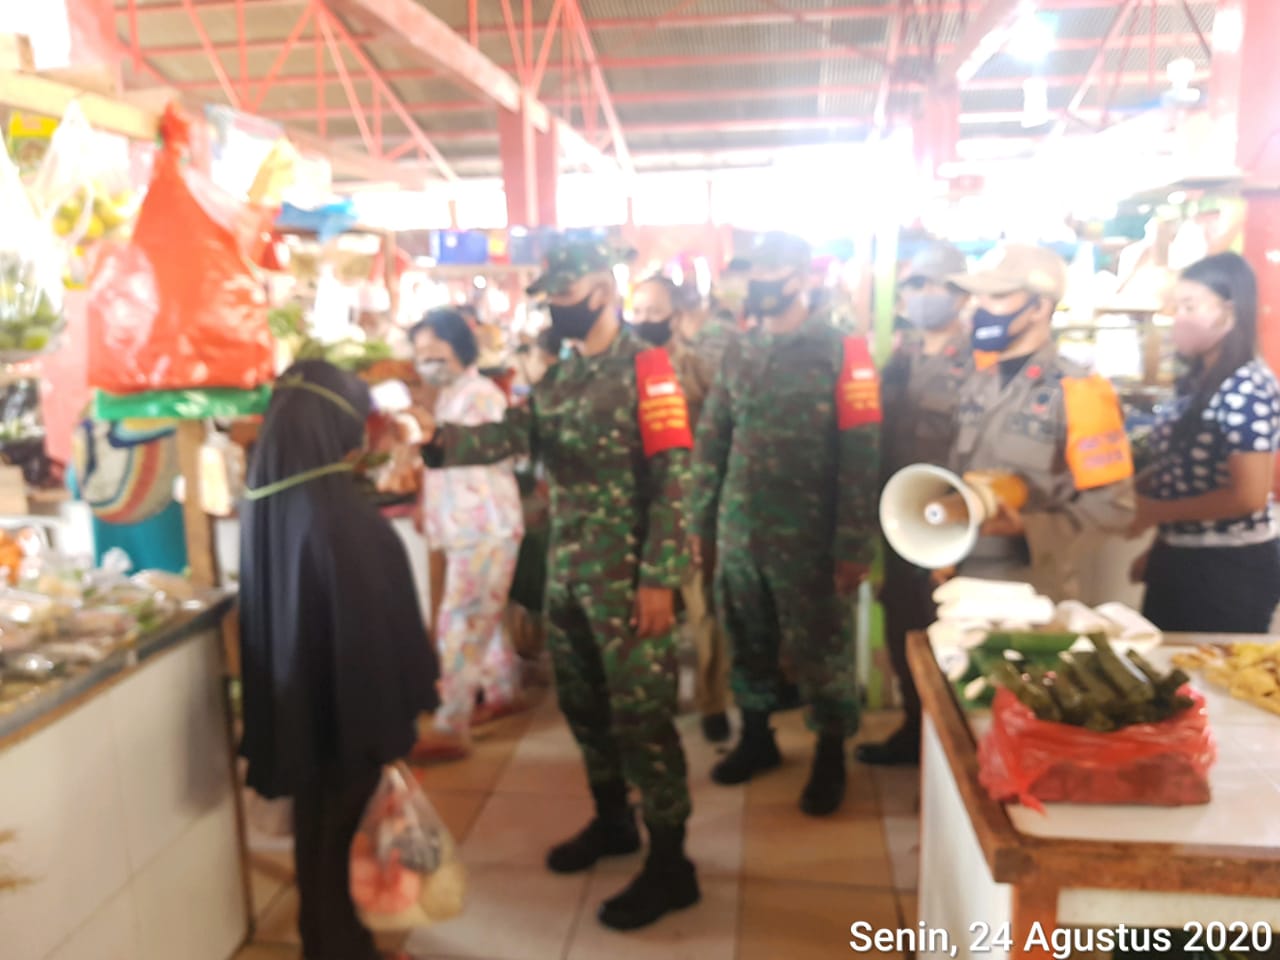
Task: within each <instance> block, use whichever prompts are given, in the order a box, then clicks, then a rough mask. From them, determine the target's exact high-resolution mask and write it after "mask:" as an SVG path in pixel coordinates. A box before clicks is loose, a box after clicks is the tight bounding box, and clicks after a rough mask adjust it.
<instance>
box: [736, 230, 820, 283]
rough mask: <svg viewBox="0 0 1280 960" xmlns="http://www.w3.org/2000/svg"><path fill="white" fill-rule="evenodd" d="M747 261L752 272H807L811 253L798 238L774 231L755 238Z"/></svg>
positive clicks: (811, 258) (811, 256)
mask: <svg viewBox="0 0 1280 960" xmlns="http://www.w3.org/2000/svg"><path fill="white" fill-rule="evenodd" d="M747 260H748V261H749V262H750V264H751V269H752V270H761V271H765V272H769V273H772V272H773V271H775V270H782V269H789V270H803V271H805V272H807V271H808V270H809V265H810V264H811V263H812V261H813V251H812V250H810V249H809V244H807V243H805V242H804V241H803V240H801V239H800V238H799V237H797V236H795V235H793V234H790V233H782V232H781V231H776V230H775V231H771V232H769V233H766V234H762V235H761V236H759V237H757V238H756V242H755V244H754V246H752V248H751V252H750V253H749V254H748V255H747Z"/></svg>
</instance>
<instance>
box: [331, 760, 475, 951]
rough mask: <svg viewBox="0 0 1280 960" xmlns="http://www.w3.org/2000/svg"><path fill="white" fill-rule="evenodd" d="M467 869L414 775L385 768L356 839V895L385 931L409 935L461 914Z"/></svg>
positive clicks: (374, 925)
mask: <svg viewBox="0 0 1280 960" xmlns="http://www.w3.org/2000/svg"><path fill="white" fill-rule="evenodd" d="M465 892H466V871H465V870H464V869H463V867H462V864H461V863H459V862H458V859H457V851H456V848H455V846H454V842H453V837H452V836H450V834H449V830H448V828H447V827H446V826H445V825H444V821H443V820H441V819H440V817H439V815H438V814H437V813H436V811H435V809H434V808H433V807H432V806H431V801H430V800H428V799H427V795H426V794H425V793H423V791H422V788H421V787H420V786H418V782H417V781H416V780H414V778H413V775H412V774H411V773H410V772H409V771H408V769H406V768H405V767H404V766H403V765H399V764H397V765H395V766H388V767H384V768H383V770H382V781H381V782H380V783H379V784H378V789H377V790H376V791H375V792H374V795H373V798H372V799H370V801H369V803H368V805H367V806H366V807H365V812H364V816H363V817H362V818H361V820H360V827H359V829H358V830H357V831H356V835H355V838H354V839H353V840H352V841H351V899H352V901H353V902H354V903H355V905H356V910H357V912H358V913H359V915H360V921H361V922H362V923H363V924H364V925H365V926H366V927H368V928H369V929H370V930H372V931H374V932H378V933H402V932H407V931H409V930H414V929H417V928H419V927H428V926H431V925H433V924H436V923H440V922H441V921H443V920H449V919H452V918H453V917H456V916H457V915H458V914H460V913H461V912H462V901H463V895H464V894H465Z"/></svg>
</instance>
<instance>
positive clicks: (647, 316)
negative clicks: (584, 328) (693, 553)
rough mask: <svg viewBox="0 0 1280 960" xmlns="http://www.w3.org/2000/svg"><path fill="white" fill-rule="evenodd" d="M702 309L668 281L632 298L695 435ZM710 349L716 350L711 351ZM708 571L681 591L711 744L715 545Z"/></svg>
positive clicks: (716, 659) (710, 547) (702, 396)
mask: <svg viewBox="0 0 1280 960" xmlns="http://www.w3.org/2000/svg"><path fill="white" fill-rule="evenodd" d="M700 309H701V303H700V302H699V298H698V294H697V291H696V290H694V291H692V295H690V291H689V290H688V289H687V288H682V287H678V286H676V284H674V283H672V282H671V280H669V279H668V278H667V277H650V278H649V279H647V280H643V281H641V282H640V283H639V284H637V285H636V288H635V290H634V291H633V292H632V295H631V311H632V323H633V324H634V325H635V331H636V333H638V334H639V335H640V337H641V339H643V340H647V341H648V342H649V343H652V344H654V345H655V346H660V347H663V348H665V349H666V351H667V353H668V354H669V355H670V356H671V364H672V366H673V367H674V368H675V371H676V377H677V378H678V379H679V381H680V387H681V389H682V390H683V391H684V397H685V402H686V403H687V404H688V406H689V421H690V422H691V423H692V424H694V427H695V436H696V430H697V424H698V421H699V418H700V417H701V416H702V405H703V403H704V402H705V401H706V398H707V393H708V392H710V390H711V384H712V383H713V382H714V381H715V375H716V370H717V369H718V368H717V366H715V365H714V363H713V361H712V360H711V358H710V357H709V356H708V355H707V344H708V343H709V342H710V338H709V339H708V340H707V341H702V343H699V340H700V338H701V335H702V334H703V333H704V331H705V330H706V324H704V323H702V322H701V321H702V320H703V318H701V317H696V316H693V315H692V314H694V313H695V312H696V311H699V310H700ZM711 349H712V350H714V349H715V348H714V346H712V347H711ZM702 548H703V553H704V554H705V556H704V557H703V560H704V561H705V563H706V566H703V567H702V568H700V569H697V570H691V571H690V572H689V574H688V576H687V577H686V578H685V582H684V585H683V586H682V587H681V596H682V597H683V599H684V613H685V622H686V624H687V625H688V629H689V632H690V633H691V634H692V635H693V646H694V650H695V652H696V653H697V657H698V670H697V683H696V685H695V691H696V693H695V696H696V702H697V707H698V713H700V714H701V715H702V734H703V736H704V737H706V738H707V740H708V741H709V742H711V743H721V742H723V741H725V740H728V739H729V736H730V730H729V715H728V712H727V711H728V707H729V642H728V639H727V638H726V637H725V635H724V631H723V630H722V629H721V628H720V624H719V623H718V622H717V621H716V615H715V611H714V610H713V609H712V604H711V603H709V602H708V601H709V600H710V599H711V597H712V595H713V585H712V582H711V579H712V578H711V576H710V569H711V568H712V566H713V564H714V560H713V559H712V557H713V555H714V551H715V545H714V543H712V542H710V541H708V542H705V543H703V545H702Z"/></svg>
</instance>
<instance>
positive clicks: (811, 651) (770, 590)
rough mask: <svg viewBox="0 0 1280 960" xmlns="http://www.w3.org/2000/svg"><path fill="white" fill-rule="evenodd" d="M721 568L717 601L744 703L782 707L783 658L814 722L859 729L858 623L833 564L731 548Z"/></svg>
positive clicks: (736, 691) (845, 731) (837, 729)
mask: <svg viewBox="0 0 1280 960" xmlns="http://www.w3.org/2000/svg"><path fill="white" fill-rule="evenodd" d="M719 561H720V562H719V566H718V567H717V569H716V605H717V608H718V610H719V612H720V618H721V622H722V623H723V625H724V630H725V633H726V634H728V636H729V643H730V646H731V647H732V653H733V669H732V674H731V685H732V687H733V695H734V699H735V700H736V701H737V704H738V706H739V707H740V708H742V709H743V710H753V711H758V712H761V713H772V712H773V711H775V710H776V709H778V693H779V687H780V685H781V684H782V683H784V682H785V679H786V677H785V675H784V672H783V669H782V663H784V662H785V663H786V664H787V665H788V666H789V667H790V673H791V677H792V679H793V680H794V681H795V682H796V684H797V685H798V686H799V688H800V696H801V699H802V700H803V701H804V702H805V703H806V704H808V716H807V722H808V725H809V728H810V729H812V730H814V731H816V732H818V733H822V734H833V735H838V736H844V737H851V736H853V735H854V734H855V733H857V732H858V719H859V709H858V684H857V669H856V668H857V663H856V657H855V652H854V642H853V632H852V629H850V628H851V622H849V620H848V618H846V616H845V613H846V611H845V610H844V604H843V603H842V602H841V601H839V600H838V599H837V597H836V595H835V584H834V579H835V576H834V572H833V568H832V566H831V565H830V564H825V563H821V562H806V561H805V560H803V559H797V557H796V556H795V555H794V554H793V553H792V554H788V553H786V552H780V554H779V556H778V558H776V559H769V560H764V559H762V558H758V557H754V556H752V555H751V554H750V553H749V552H748V551H746V550H725V551H722V552H721V554H720V557H719Z"/></svg>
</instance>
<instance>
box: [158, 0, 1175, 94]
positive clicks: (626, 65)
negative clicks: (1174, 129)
mask: <svg viewBox="0 0 1280 960" xmlns="http://www.w3.org/2000/svg"><path fill="white" fill-rule="evenodd" d="M197 6H199V4H198V5H197ZM139 9H145V8H139ZM352 38H353V39H354V40H356V41H359V42H365V43H367V42H370V41H378V40H381V39H382V38H381V37H379V36H378V35H375V34H370V33H363V34H361V33H353V34H352ZM283 42H284V41H283V40H274V39H273V40H258V41H250V45H249V49H250V50H255V49H262V50H278V49H279V48H280V46H281V44H282V43H283ZM1098 42H1099V41H1098V38H1097V37H1061V38H1059V39H1057V40H1056V41H1055V42H1054V45H1053V52H1055V53H1067V52H1072V51H1080V50H1089V51H1094V50H1097V49H1098ZM1199 42H1200V41H1199V37H1198V35H1197V34H1195V33H1192V32H1185V33H1162V34H1157V35H1156V43H1157V45H1158V46H1159V47H1161V48H1165V47H1195V46H1198V45H1199ZM214 49H215V50H219V51H221V50H226V51H231V50H234V49H235V47H234V46H228V45H225V44H224V45H219V44H214ZM954 49H955V45H954V44H946V43H944V44H940V45H939V46H938V47H937V49H936V50H930V48H929V47H927V46H924V45H920V44H913V45H906V46H903V47H902V48H901V49H900V50H899V51H898V54H899V57H900V58H903V59H905V58H907V57H927V56H929V55H930V54H931V53H936V54H938V55H945V54H949V53H950V52H951V51H952V50H954ZM202 51H203V48H202V47H201V46H200V45H199V44H176V45H164V46H151V47H147V48H146V49H145V51H144V52H145V53H146V55H147V56H149V57H153V58H155V57H190V56H195V55H199V54H200V53H202ZM848 56H849V51H848V50H847V49H845V48H843V47H832V48H829V49H821V48H813V49H808V50H768V51H763V50H762V51H743V52H737V53H717V54H708V55H693V56H690V55H686V54H673V55H660V56H642V57H610V56H604V57H597V58H596V62H597V63H598V64H599V65H600V68H601V69H602V70H609V71H615V70H657V69H666V68H680V67H721V66H735V65H746V66H751V65H757V64H766V63H801V62H805V61H811V60H844V59H847V58H848ZM499 66H502V65H501V64H499ZM562 69H563V65H562V64H557V63H555V62H554V61H552V62H548V63H547V65H546V70H547V72H548V73H551V72H557V73H558V72H561V71H562ZM382 75H383V76H384V77H386V78H387V79H388V80H427V79H439V78H443V77H444V76H445V75H444V74H443V73H442V72H441V71H439V70H431V69H424V68H418V69H405V70H383V71H382ZM335 82H336V80H335ZM314 83H315V74H314V72H308V73H305V74H294V75H292V76H290V75H285V76H282V77H280V78H279V79H277V80H276V81H275V85H277V86H281V85H283V86H290V85H293V86H304V85H307V86H309V85H311V84H314ZM183 86H184V89H209V90H214V89H217V82H216V81H208V80H197V81H192V82H189V83H186V84H184V85H183Z"/></svg>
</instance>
